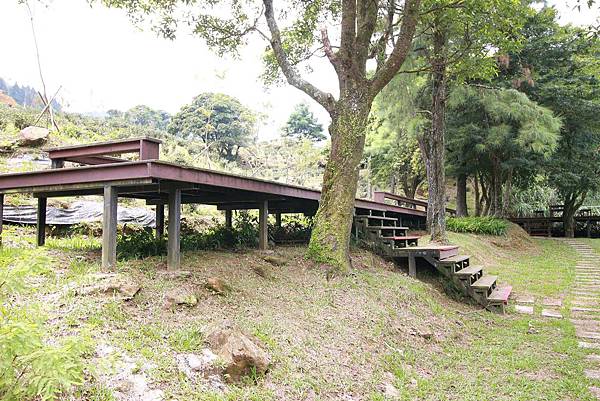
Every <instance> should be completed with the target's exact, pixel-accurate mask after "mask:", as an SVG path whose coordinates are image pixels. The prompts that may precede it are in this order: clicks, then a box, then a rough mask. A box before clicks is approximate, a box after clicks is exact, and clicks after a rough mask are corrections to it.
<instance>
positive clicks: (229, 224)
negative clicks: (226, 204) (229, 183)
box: [225, 209, 233, 230]
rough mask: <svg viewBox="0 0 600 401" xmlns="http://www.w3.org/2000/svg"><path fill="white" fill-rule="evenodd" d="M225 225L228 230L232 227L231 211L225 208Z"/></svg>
mask: <svg viewBox="0 0 600 401" xmlns="http://www.w3.org/2000/svg"><path fill="white" fill-rule="evenodd" d="M225 227H227V228H228V229H230V230H231V229H232V228H233V211H232V210H231V209H227V210H225Z"/></svg>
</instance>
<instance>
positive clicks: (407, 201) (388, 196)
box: [373, 191, 456, 216]
mask: <svg viewBox="0 0 600 401" xmlns="http://www.w3.org/2000/svg"><path fill="white" fill-rule="evenodd" d="M373 200H374V201H375V202H379V203H386V200H391V201H394V202H396V205H398V206H402V207H407V208H410V209H415V210H423V211H427V201H425V200H420V199H414V198H408V197H406V196H401V195H396V194H393V193H390V192H383V191H376V192H374V193H373ZM446 213H448V214H449V215H451V216H454V215H455V214H456V210H454V209H451V208H446Z"/></svg>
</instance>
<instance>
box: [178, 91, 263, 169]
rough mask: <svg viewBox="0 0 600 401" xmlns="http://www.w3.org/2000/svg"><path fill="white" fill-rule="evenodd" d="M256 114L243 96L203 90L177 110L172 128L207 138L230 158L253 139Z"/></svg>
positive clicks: (186, 136) (211, 147) (210, 146)
mask: <svg viewBox="0 0 600 401" xmlns="http://www.w3.org/2000/svg"><path fill="white" fill-rule="evenodd" d="M255 124H256V116H255V114H254V113H253V112H252V111H251V110H250V109H248V108H246V107H245V106H243V105H242V104H241V103H240V101H239V100H237V99H235V98H233V97H231V96H228V95H224V94H222V93H202V94H200V95H198V96H197V97H196V98H195V99H194V100H193V101H192V103H191V104H188V105H185V106H183V107H182V108H181V111H179V113H177V114H176V115H175V116H174V117H173V119H172V121H171V123H170V124H169V127H168V131H169V132H170V133H171V134H173V135H175V136H178V137H180V138H183V139H185V140H197V141H202V142H204V144H205V146H206V148H207V149H208V150H215V151H216V152H217V153H218V154H219V156H221V157H222V158H224V159H226V160H229V161H231V160H235V159H236V158H237V153H238V149H239V148H240V147H241V146H246V145H248V144H249V143H250V142H251V139H252V137H253V135H254V133H255Z"/></svg>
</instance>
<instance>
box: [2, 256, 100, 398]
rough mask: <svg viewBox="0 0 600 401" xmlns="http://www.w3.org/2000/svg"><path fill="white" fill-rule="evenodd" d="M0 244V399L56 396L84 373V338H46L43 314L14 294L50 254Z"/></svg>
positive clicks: (41, 269) (80, 380) (77, 382)
mask: <svg viewBox="0 0 600 401" xmlns="http://www.w3.org/2000/svg"><path fill="white" fill-rule="evenodd" d="M13 256H14V255H11V254H9V252H8V251H6V250H0V399H2V400H7V401H18V400H25V399H36V400H38V399H39V400H55V399H57V398H58V397H59V396H61V395H62V394H64V393H65V392H66V391H69V390H70V389H71V388H72V387H73V386H76V385H81V384H82V383H83V377H84V373H83V371H84V365H83V358H82V356H83V354H84V353H85V352H86V351H87V350H88V348H89V342H88V341H82V340H81V339H80V338H75V337H67V338H65V339H64V341H55V340H53V341H52V344H48V343H47V342H46V341H45V337H46V336H47V333H46V332H45V330H44V326H43V319H42V317H41V315H40V313H39V311H37V310H36V309H34V308H33V307H31V306H21V305H18V304H16V302H15V294H17V293H18V292H21V291H25V290H27V288H26V279H27V277H29V276H31V275H35V274H43V273H45V272H47V271H48V270H47V268H46V266H47V265H48V263H49V260H48V259H47V258H44V257H39V256H38V257H36V256H35V255H27V256H29V257H21V258H19V259H17V260H16V261H14V258H13Z"/></svg>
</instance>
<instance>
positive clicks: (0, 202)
mask: <svg viewBox="0 0 600 401" xmlns="http://www.w3.org/2000/svg"><path fill="white" fill-rule="evenodd" d="M3 218H4V194H0V246H2V227H3V224H2V220H3Z"/></svg>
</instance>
